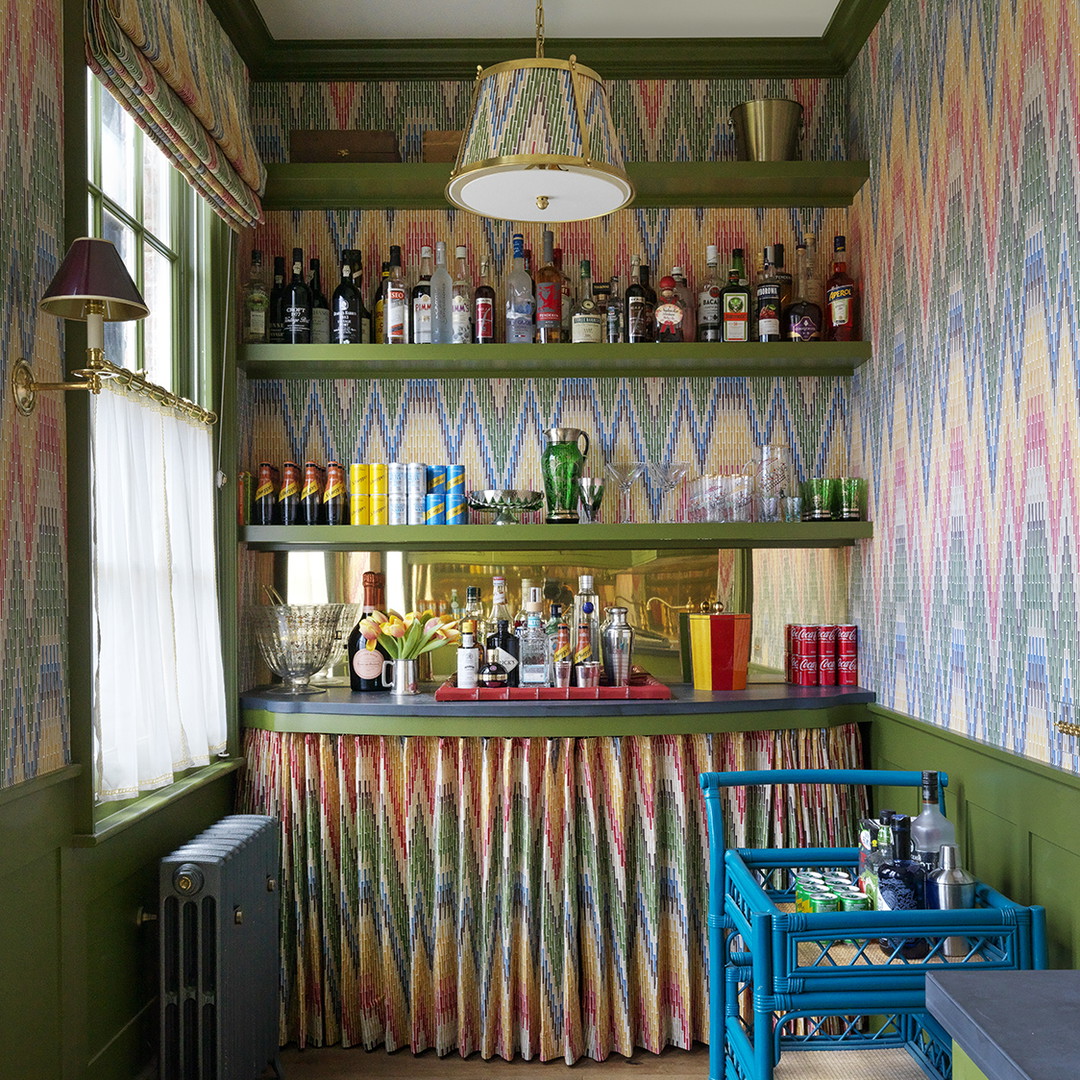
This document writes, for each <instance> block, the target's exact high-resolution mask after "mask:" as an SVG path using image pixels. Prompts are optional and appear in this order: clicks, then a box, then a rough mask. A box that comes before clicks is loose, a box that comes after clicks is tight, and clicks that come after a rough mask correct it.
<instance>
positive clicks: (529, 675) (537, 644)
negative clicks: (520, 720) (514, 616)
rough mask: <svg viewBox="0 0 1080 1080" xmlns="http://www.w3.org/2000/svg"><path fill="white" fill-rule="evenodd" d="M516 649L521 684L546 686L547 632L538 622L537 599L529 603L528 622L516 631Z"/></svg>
mask: <svg viewBox="0 0 1080 1080" xmlns="http://www.w3.org/2000/svg"><path fill="white" fill-rule="evenodd" d="M537 591H538V592H539V590H537ZM518 651H519V654H520V668H521V685H522V686H547V681H548V680H547V675H548V672H547V634H545V633H544V627H543V625H542V624H541V622H540V602H539V601H530V603H529V619H528V622H527V623H526V624H525V626H524V627H522V629H521V630H520V631H519V632H518Z"/></svg>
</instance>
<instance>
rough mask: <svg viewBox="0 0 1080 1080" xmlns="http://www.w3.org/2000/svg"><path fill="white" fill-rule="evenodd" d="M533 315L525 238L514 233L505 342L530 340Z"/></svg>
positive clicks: (533, 326)
mask: <svg viewBox="0 0 1080 1080" xmlns="http://www.w3.org/2000/svg"><path fill="white" fill-rule="evenodd" d="M535 315H536V300H535V298H534V296H533V280H532V278H531V277H530V276H529V274H528V273H527V272H526V270H525V239H524V237H523V236H522V235H521V233H514V268H513V270H511V271H510V274H509V276H508V277H507V279H506V341H507V344H510V343H517V342H522V341H532V339H533V335H534V333H535Z"/></svg>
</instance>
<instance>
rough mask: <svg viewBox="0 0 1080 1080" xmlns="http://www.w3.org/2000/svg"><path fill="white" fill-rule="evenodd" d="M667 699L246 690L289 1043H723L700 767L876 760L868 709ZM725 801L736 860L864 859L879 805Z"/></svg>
mask: <svg viewBox="0 0 1080 1080" xmlns="http://www.w3.org/2000/svg"><path fill="white" fill-rule="evenodd" d="M775 677H776V676H773V678H775ZM673 691H674V696H673V698H672V699H671V700H670V701H655V700H644V701H637V702H634V701H628V700H623V701H616V702H611V701H595V700H593V701H581V700H576V701H572V702H554V703H549V702H535V701H534V702H525V703H522V702H512V703H510V702H502V703H499V702H490V703H488V702H485V703H478V702H467V703H449V702H447V703H441V702H435V701H434V700H433V698H432V696H431V694H421V695H419V696H418V697H416V698H412V699H398V698H392V697H390V696H389V695H380V696H379V700H378V701H374V702H372V701H368V700H366V699H365V698H364V697H361V695H355V696H354V695H353V694H351V693H350V692H349V691H347V690H336V689H331V690H329V691H328V692H327V693H325V694H317V695H313V696H312V697H310V698H304V699H300V700H293V701H289V700H282V699H281V698H280V697H276V696H274V695H273V694H267V693H259V692H258V691H254V692H250V693H247V694H244V695H243V700H242V708H243V722H244V724H245V726H246V728H247V730H246V731H245V739H244V743H245V746H244V750H245V756H246V759H247V768H246V769H245V770H244V773H243V779H242V783H241V791H240V809H241V810H242V811H243V812H248V813H263V814H271V815H273V816H274V817H276V818H278V819H279V820H280V821H281V824H282V864H283V869H282V882H281V893H282V940H281V956H282V995H283V997H282V1007H281V1031H280V1038H281V1041H282V1042H283V1043H285V1042H296V1043H298V1044H299V1045H300V1046H301V1047H302V1046H304V1045H308V1044H311V1045H317V1046H319V1045H332V1044H335V1043H341V1044H343V1045H345V1046H351V1045H362V1046H364V1047H365V1048H367V1049H373V1048H375V1047H377V1046H384V1047H385V1048H386V1049H387V1050H388V1051H393V1050H396V1049H399V1048H402V1047H408V1048H409V1049H410V1050H411V1051H412V1052H413V1053H420V1052H422V1051H424V1050H426V1049H428V1048H430V1047H434V1048H435V1049H436V1051H437V1052H438V1053H439V1054H447V1053H456V1054H460V1055H461V1056H463V1057H464V1056H468V1055H470V1054H473V1053H479V1054H480V1055H481V1056H482V1057H485V1058H490V1057H502V1058H504V1059H506V1060H508V1061H509V1060H513V1058H514V1057H515V1056H517V1055H520V1056H521V1057H524V1058H525V1059H536V1058H539V1059H540V1060H542V1061H546V1060H552V1059H558V1058H562V1059H563V1060H564V1061H566V1062H567V1063H568V1064H572V1063H573V1062H574V1061H576V1060H578V1059H579V1058H581V1057H589V1058H593V1059H595V1060H600V1061H602V1060H604V1058H606V1057H607V1056H608V1055H609V1054H611V1053H619V1054H623V1055H626V1056H628V1057H629V1056H630V1055H632V1054H633V1053H634V1052H635V1050H636V1049H637V1048H644V1049H646V1050H649V1051H651V1052H653V1053H658V1052H659V1051H661V1050H662V1049H664V1047H666V1046H677V1047H684V1048H689V1047H690V1046H692V1045H693V1044H694V1043H695V1042H706V1041H708V1038H709V1030H708V985H707V979H708V949H707V926H706V914H707V902H706V901H707V892H708V873H707V851H708V836H707V830H706V824H705V812H704V803H703V799H702V795H701V791H700V788H699V786H698V775H699V774H700V773H702V772H715V771H730V770H758V769H777V768H807V769H821V768H833V769H838V768H843V769H851V768H858V767H861V765H862V763H863V762H862V746H861V742H860V736H859V727H858V722H859V721H860V720H862V719H865V716H866V713H865V706H866V704H867V703H869V702H871V701H873V698H874V696H873V694H871V693H870V692H868V691H866V690H863V689H861V688H857V687H853V688H850V689H847V688H845V689H843V690H836V689H833V688H799V687H791V686H787V685H785V684H782V683H776V682H765V683H761V682H759V683H755V684H754V685H752V686H751V687H750V688H749V689H748V690H746V691H745V692H739V693H708V694H703V693H698V692H695V691H694V690H692V689H691V688H689V687H686V686H677V687H674V688H673ZM726 799H727V806H726V810H725V818H726V820H727V821H728V822H729V823H730V827H731V836H730V837H729V840H730V841H731V842H733V843H735V844H737V845H738V846H745V847H798V846H822V847H839V846H851V845H852V844H853V843H854V842H855V837H856V835H857V828H858V825H857V823H858V818H859V816H860V814H861V813H863V812H864V800H863V798H862V796H861V793H860V792H857V791H855V790H849V789H844V788H828V787H811V786H806V787H804V788H802V789H797V788H794V787H774V788H760V787H759V788H749V789H738V788H733V789H731V790H730V792H729V793H727V796H726Z"/></svg>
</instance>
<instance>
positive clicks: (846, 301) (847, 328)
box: [824, 236, 859, 341]
mask: <svg viewBox="0 0 1080 1080" xmlns="http://www.w3.org/2000/svg"><path fill="white" fill-rule="evenodd" d="M858 323H859V290H858V288H857V286H856V285H855V279H854V278H852V276H851V275H850V274H849V273H848V272H847V241H846V239H845V238H844V237H843V236H837V237H836V238H835V239H834V240H833V271H832V274H831V276H830V277H829V280H828V281H827V282H826V283H825V334H824V337H825V340H826V341H855V340H856V339H857V337H858V333H859V330H858Z"/></svg>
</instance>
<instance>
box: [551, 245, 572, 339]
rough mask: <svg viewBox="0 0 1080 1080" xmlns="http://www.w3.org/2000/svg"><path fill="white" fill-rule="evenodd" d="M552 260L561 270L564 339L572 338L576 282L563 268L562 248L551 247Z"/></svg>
mask: <svg viewBox="0 0 1080 1080" xmlns="http://www.w3.org/2000/svg"><path fill="white" fill-rule="evenodd" d="M551 261H552V263H553V264H554V266H555V269H556V270H558V271H559V279H560V284H561V285H562V309H561V310H562V335H563V336H562V339H563V341H569V340H570V316H571V315H572V314H573V312H574V283H573V282H572V281H571V280H570V278H569V277H568V276H567V274H566V271H565V270H563V251H562V248H560V247H557V248H552V249H551Z"/></svg>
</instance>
